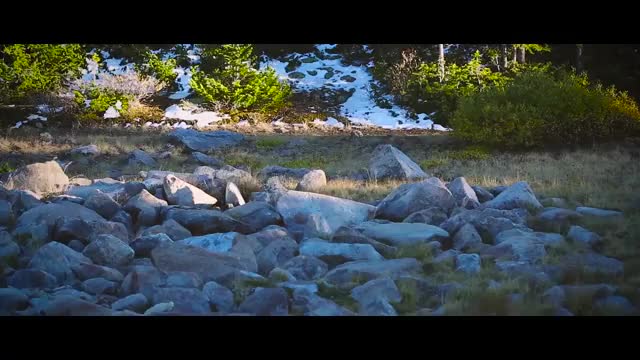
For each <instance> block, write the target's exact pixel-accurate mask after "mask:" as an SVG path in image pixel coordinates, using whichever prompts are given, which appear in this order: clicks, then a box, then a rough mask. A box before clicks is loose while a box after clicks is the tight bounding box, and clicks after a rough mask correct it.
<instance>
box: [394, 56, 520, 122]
mask: <svg viewBox="0 0 640 360" xmlns="http://www.w3.org/2000/svg"><path fill="white" fill-rule="evenodd" d="M507 81H508V78H507V77H506V76H505V75H504V74H502V73H499V72H493V71H491V69H490V68H489V67H486V66H483V65H482V63H481V55H480V52H479V51H476V52H475V54H474V55H473V58H472V59H471V61H469V62H468V63H467V64H465V65H463V66H458V65H457V64H447V65H446V67H445V77H444V79H443V80H442V81H441V79H440V74H439V72H438V64H437V63H436V62H433V63H422V64H421V65H420V68H419V70H418V71H417V72H416V73H414V74H413V77H412V78H411V79H410V80H409V82H410V88H411V89H413V92H412V97H413V98H411V97H409V98H408V99H406V100H405V102H409V103H420V104H422V105H421V107H422V109H420V110H421V111H425V112H427V113H432V112H435V114H434V115H433V119H434V120H435V121H436V122H438V123H440V124H447V123H448V120H449V118H450V117H451V114H452V113H453V112H454V111H455V109H456V107H457V103H458V99H459V98H460V97H462V96H466V95H470V94H473V93H477V92H481V91H483V90H485V89H486V88H488V87H502V86H504V85H505V84H506V83H507ZM420 110H418V111H420Z"/></svg>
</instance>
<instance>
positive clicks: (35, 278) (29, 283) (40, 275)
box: [7, 269, 58, 289]
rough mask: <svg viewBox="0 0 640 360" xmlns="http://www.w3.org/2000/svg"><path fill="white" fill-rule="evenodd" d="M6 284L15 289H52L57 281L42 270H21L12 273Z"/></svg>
mask: <svg viewBox="0 0 640 360" xmlns="http://www.w3.org/2000/svg"><path fill="white" fill-rule="evenodd" d="M7 283H8V285H9V286H11V287H14V288H16V289H52V288H55V287H56V285H57V284H58V281H57V280H56V278H55V277H54V276H53V275H51V274H49V273H47V272H45V271H42V270H38V269H21V270H18V271H16V272H14V273H13V274H12V275H11V277H9V281H8V282H7Z"/></svg>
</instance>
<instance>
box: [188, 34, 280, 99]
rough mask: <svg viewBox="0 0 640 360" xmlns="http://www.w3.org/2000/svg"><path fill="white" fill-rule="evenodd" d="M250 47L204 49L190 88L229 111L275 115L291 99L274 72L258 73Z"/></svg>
mask: <svg viewBox="0 0 640 360" xmlns="http://www.w3.org/2000/svg"><path fill="white" fill-rule="evenodd" d="M255 64H256V58H255V56H254V55H253V47H252V46H251V45H241V44H228V45H221V46H215V47H211V48H207V49H204V50H203V51H202V56H201V64H200V65H199V66H198V67H197V68H195V69H194V70H193V76H192V78H191V81H190V85H191V87H192V88H193V90H194V91H195V93H196V94H198V95H199V96H201V97H202V98H204V100H205V101H206V102H208V103H210V104H218V105H219V104H222V107H223V108H226V109H227V110H248V109H255V110H260V111H276V110H279V109H281V108H283V107H285V106H286V105H287V104H288V102H287V100H288V98H289V96H290V95H291V88H290V86H289V84H288V83H286V82H281V81H280V80H279V79H278V76H277V74H276V72H275V70H273V69H272V68H266V69H264V70H258V69H256V68H255Z"/></svg>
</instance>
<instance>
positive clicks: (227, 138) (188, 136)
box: [169, 129, 244, 153]
mask: <svg viewBox="0 0 640 360" xmlns="http://www.w3.org/2000/svg"><path fill="white" fill-rule="evenodd" d="M169 138H170V139H171V140H173V141H177V142H180V143H182V144H183V145H184V146H186V147H187V148H188V149H190V150H192V151H198V152H202V153H208V152H211V151H214V150H219V149H223V148H227V147H231V146H235V145H238V144H239V143H241V142H242V141H243V140H244V136H243V135H242V134H238V133H234V132H231V131H224V130H221V131H209V132H205V131H197V130H193V129H176V130H174V131H172V132H171V133H170V134H169Z"/></svg>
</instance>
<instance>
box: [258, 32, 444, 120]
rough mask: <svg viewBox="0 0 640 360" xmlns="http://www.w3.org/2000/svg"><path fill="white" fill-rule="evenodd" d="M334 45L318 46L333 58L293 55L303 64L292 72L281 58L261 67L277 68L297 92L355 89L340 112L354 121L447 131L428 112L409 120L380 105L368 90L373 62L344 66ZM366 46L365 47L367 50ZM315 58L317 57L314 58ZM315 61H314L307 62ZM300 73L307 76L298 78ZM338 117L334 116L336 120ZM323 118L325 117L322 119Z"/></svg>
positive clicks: (398, 111)
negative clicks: (329, 51)
mask: <svg viewBox="0 0 640 360" xmlns="http://www.w3.org/2000/svg"><path fill="white" fill-rule="evenodd" d="M334 47H335V45H331V44H321V45H317V46H316V49H318V50H319V51H320V52H322V53H323V55H325V56H323V57H327V58H334V57H336V58H335V59H332V60H321V59H317V58H316V57H315V56H314V54H312V53H308V54H294V56H297V57H298V59H299V60H300V61H302V64H301V65H300V66H299V67H298V68H296V69H294V70H293V71H291V72H287V71H286V67H287V64H288V63H287V62H284V61H280V60H273V59H271V60H268V61H266V62H263V63H262V64H260V66H261V68H266V67H267V66H270V67H272V68H273V69H275V71H276V73H277V74H278V76H279V77H280V78H281V79H283V80H287V81H290V82H291V83H292V84H293V85H294V86H295V89H296V90H297V91H305V90H315V89H322V88H327V89H329V88H331V89H343V90H350V91H353V94H352V95H351V97H349V99H347V101H346V102H344V103H343V104H342V106H341V109H340V112H341V115H343V116H345V117H346V118H348V119H349V121H351V122H352V123H354V124H360V125H373V126H379V127H382V128H386V129H416V128H417V129H431V128H433V129H435V130H446V129H445V128H444V127H442V126H440V125H437V124H434V123H433V121H431V120H430V119H429V117H428V115H427V114H418V119H417V120H413V119H410V118H409V117H408V115H407V111H406V110H404V109H402V108H400V107H398V106H393V107H392V108H391V109H383V108H381V107H379V106H378V105H377V104H376V103H375V101H374V100H373V98H372V97H371V94H370V91H369V89H370V88H371V86H372V84H374V80H373V77H372V76H371V73H370V71H369V69H370V68H371V67H372V66H373V64H372V63H369V64H366V65H362V66H357V65H344V64H343V63H342V57H341V56H336V55H335V54H330V53H328V52H327V50H328V49H332V48H334ZM366 50H367V49H366V48H365V51H366ZM313 59H317V60H316V61H313ZM305 60H307V61H313V62H305ZM300 74H303V75H304V77H302V78H299V77H300ZM333 120H335V119H333ZM320 121H322V119H320ZM326 125H330V126H335V123H334V122H329V121H327V124H326Z"/></svg>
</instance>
